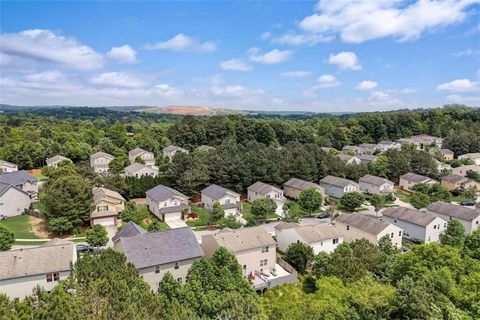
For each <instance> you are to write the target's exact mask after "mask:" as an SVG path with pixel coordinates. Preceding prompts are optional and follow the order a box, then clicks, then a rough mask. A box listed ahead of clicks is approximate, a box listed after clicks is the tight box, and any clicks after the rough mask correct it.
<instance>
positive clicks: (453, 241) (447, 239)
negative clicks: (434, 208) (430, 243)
mask: <svg viewBox="0 0 480 320" xmlns="http://www.w3.org/2000/svg"><path fill="white" fill-rule="evenodd" d="M464 241H465V228H464V227H463V225H462V223H461V222H460V221H458V220H456V219H453V220H450V221H448V225H447V229H445V231H444V232H443V233H441V234H440V243H441V244H444V245H449V246H452V247H456V248H461V247H462V246H463V242H464Z"/></svg>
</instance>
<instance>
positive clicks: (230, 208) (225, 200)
mask: <svg viewBox="0 0 480 320" xmlns="http://www.w3.org/2000/svg"><path fill="white" fill-rule="evenodd" d="M215 202H218V203H220V205H221V206H222V208H223V210H224V211H225V216H233V215H237V214H240V210H241V204H240V194H238V193H236V192H233V191H231V190H228V189H226V188H224V187H221V186H217V185H216V184H212V185H210V186H208V187H206V188H205V189H203V190H202V203H203V204H204V205H205V208H207V209H208V210H212V208H213V205H214V203H215Z"/></svg>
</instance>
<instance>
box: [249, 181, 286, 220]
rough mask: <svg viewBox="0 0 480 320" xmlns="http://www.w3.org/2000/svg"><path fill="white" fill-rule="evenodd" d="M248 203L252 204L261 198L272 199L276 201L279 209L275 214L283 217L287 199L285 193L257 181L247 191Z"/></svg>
mask: <svg viewBox="0 0 480 320" xmlns="http://www.w3.org/2000/svg"><path fill="white" fill-rule="evenodd" d="M247 196H248V202H250V203H252V202H253V201H255V200H257V199H261V198H270V199H272V200H273V201H275V204H276V205H277V209H276V210H275V214H277V215H279V216H281V217H283V215H284V211H283V206H284V205H285V202H286V199H285V197H284V196H283V191H282V190H281V189H279V188H277V187H274V186H272V185H269V184H266V183H263V182H260V181H257V182H255V183H254V184H252V185H251V186H250V187H248V189H247Z"/></svg>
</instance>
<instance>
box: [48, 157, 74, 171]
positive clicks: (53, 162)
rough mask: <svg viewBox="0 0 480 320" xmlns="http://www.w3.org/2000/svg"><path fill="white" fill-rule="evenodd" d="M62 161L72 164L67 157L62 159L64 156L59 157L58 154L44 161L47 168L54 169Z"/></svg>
mask: <svg viewBox="0 0 480 320" xmlns="http://www.w3.org/2000/svg"><path fill="white" fill-rule="evenodd" d="M63 161H66V162H70V163H72V160H70V159H68V158H67V157H64V156H61V155H59V154H57V155H56V156H53V157H51V158H48V159H47V160H46V162H47V167H54V168H56V167H57V166H58V165H59V163H61V162H63Z"/></svg>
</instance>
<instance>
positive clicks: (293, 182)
mask: <svg viewBox="0 0 480 320" xmlns="http://www.w3.org/2000/svg"><path fill="white" fill-rule="evenodd" d="M283 185H284V186H288V187H290V188H295V189H299V190H305V189H310V188H321V187H320V186H319V185H318V184H316V183H313V182H308V181H305V180H302V179H297V178H292V179H290V180H288V181H287V182H285V183H284V184H283Z"/></svg>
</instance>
